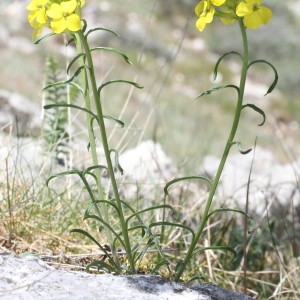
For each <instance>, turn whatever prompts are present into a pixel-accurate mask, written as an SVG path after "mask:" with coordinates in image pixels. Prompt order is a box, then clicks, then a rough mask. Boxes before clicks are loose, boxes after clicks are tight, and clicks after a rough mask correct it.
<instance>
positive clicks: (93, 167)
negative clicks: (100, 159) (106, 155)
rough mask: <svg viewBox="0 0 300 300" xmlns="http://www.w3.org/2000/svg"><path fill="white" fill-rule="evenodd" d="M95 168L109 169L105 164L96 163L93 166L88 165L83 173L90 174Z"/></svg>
mask: <svg viewBox="0 0 300 300" xmlns="http://www.w3.org/2000/svg"><path fill="white" fill-rule="evenodd" d="M94 169H106V170H108V168H107V167H106V166H103V165H96V166H91V167H88V168H86V169H85V170H84V171H83V172H82V175H85V174H90V173H89V172H90V171H92V170H94Z"/></svg>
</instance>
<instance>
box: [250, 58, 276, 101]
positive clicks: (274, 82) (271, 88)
mask: <svg viewBox="0 0 300 300" xmlns="http://www.w3.org/2000/svg"><path fill="white" fill-rule="evenodd" d="M256 63H264V64H267V65H268V66H270V67H271V68H272V69H273V71H274V74H275V78H274V81H273V83H272V84H271V86H270V87H269V89H268V91H267V92H266V93H265V95H264V96H266V95H267V94H270V93H271V92H272V91H273V90H274V88H275V86H276V85H277V82H278V73H277V70H276V68H275V67H274V66H273V65H272V64H271V63H269V62H268V61H266V60H263V59H260V60H255V61H252V62H251V63H250V64H249V65H248V69H249V68H250V67H251V66H252V65H254V64H256Z"/></svg>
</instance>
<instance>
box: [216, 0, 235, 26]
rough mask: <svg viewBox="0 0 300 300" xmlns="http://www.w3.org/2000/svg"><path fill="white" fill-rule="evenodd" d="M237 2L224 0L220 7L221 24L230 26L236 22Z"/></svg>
mask: <svg viewBox="0 0 300 300" xmlns="http://www.w3.org/2000/svg"><path fill="white" fill-rule="evenodd" d="M237 2H238V1H237V0H226V2H225V3H224V4H223V5H222V6H221V9H222V14H220V16H219V17H220V20H221V21H222V23H223V24H225V25H230V24H233V23H235V21H236V20H237V15H236V13H235V10H236V6H237Z"/></svg>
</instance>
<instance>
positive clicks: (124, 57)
mask: <svg viewBox="0 0 300 300" xmlns="http://www.w3.org/2000/svg"><path fill="white" fill-rule="evenodd" d="M96 50H104V51H109V52H114V53H116V54H119V55H120V56H122V57H123V59H124V60H125V61H126V62H127V63H128V64H130V65H132V63H131V61H130V60H129V58H128V56H127V55H125V54H124V53H122V52H120V51H118V50H117V49H114V48H110V47H95V48H92V49H91V52H92V51H96Z"/></svg>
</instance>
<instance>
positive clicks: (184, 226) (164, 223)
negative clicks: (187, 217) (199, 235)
mask: <svg viewBox="0 0 300 300" xmlns="http://www.w3.org/2000/svg"><path fill="white" fill-rule="evenodd" d="M160 225H163V226H174V227H179V228H182V229H186V230H188V231H189V232H190V233H191V234H192V239H194V237H195V233H194V231H193V230H192V229H191V228H190V227H188V226H186V225H183V224H180V223H172V222H167V221H161V222H155V223H151V224H150V225H149V229H151V228H152V227H154V226H160Z"/></svg>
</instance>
